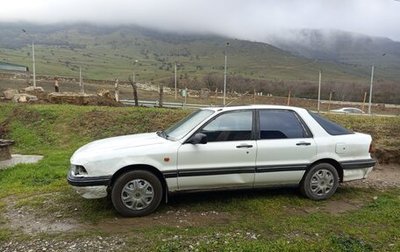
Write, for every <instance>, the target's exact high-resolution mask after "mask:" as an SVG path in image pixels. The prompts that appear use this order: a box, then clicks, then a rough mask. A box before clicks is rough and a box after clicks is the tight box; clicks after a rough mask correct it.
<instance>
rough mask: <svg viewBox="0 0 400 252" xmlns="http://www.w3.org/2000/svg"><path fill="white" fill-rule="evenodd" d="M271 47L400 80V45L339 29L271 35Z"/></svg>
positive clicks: (307, 30)
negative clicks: (364, 69) (374, 69)
mask: <svg viewBox="0 0 400 252" xmlns="http://www.w3.org/2000/svg"><path fill="white" fill-rule="evenodd" d="M266 41H268V42H269V43H270V44H272V45H275V46H277V47H278V48H281V49H283V50H287V51H290V52H292V53H293V54H295V55H299V56H303V57H307V58H312V59H321V60H327V61H332V62H337V63H344V64H349V65H351V66H353V67H355V68H363V67H370V66H371V65H375V66H376V68H377V69H380V70H379V71H380V73H382V75H384V76H385V77H386V78H390V79H395V80H399V78H400V42H396V41H392V40H390V39H388V38H380V37H370V36H366V35H362V34H355V33H350V32H344V31H337V30H311V29H304V30H293V31H290V32H289V33H282V34H278V35H275V36H270V37H269V38H268V39H266Z"/></svg>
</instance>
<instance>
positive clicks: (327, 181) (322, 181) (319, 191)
mask: <svg viewBox="0 0 400 252" xmlns="http://www.w3.org/2000/svg"><path fill="white" fill-rule="evenodd" d="M338 186H339V175H338V172H337V170H336V169H335V167H333V166H332V165H331V164H328V163H320V164H317V165H314V166H313V167H311V169H310V170H308V172H307V173H306V175H305V177H304V178H303V180H302V182H301V184H300V190H301V192H302V194H303V195H304V196H306V197H308V198H310V199H312V200H324V199H328V198H329V197H331V196H332V195H333V194H334V193H335V192H336V189H337V188H338Z"/></svg>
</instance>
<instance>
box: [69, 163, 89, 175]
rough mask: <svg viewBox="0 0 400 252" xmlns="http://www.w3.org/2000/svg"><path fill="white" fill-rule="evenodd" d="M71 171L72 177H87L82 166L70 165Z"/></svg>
mask: <svg viewBox="0 0 400 252" xmlns="http://www.w3.org/2000/svg"><path fill="white" fill-rule="evenodd" d="M71 171H72V175H74V176H84V175H87V171H86V169H85V167H83V166H82V165H73V164H71Z"/></svg>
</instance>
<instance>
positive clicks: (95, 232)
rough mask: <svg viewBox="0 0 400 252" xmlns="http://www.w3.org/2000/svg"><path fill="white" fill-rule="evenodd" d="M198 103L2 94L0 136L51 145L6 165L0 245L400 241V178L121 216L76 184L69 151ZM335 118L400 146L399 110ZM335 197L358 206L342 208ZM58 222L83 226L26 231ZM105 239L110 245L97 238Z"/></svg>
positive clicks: (301, 245) (265, 246) (215, 196)
mask: <svg viewBox="0 0 400 252" xmlns="http://www.w3.org/2000/svg"><path fill="white" fill-rule="evenodd" d="M190 112H191V111H189V110H172V109H158V108H132V107H129V108H126V107H119V108H110V107H90V106H87V107H80V106H72V105H15V104H4V103H0V129H1V130H0V138H9V139H13V140H15V145H14V147H13V149H12V152H13V153H22V154H40V155H44V159H43V160H42V161H40V162H39V163H37V164H19V165H16V166H15V167H13V168H10V169H7V170H0V250H2V249H3V251H8V250H7V249H5V248H14V249H15V250H16V251H18V250H24V248H25V249H26V248H28V247H33V248H34V249H38V250H44V249H43V248H46V249H48V250H57V251H67V250H68V249H69V248H71V247H72V248H73V247H74V246H77V247H76V249H78V248H79V249H82V251H84V250H89V251H90V250H93V251H96V250H98V249H100V250H102V249H104V250H107V251H126V250H127V249H128V250H129V251H195V250H196V249H197V250H199V251H293V250H296V251H328V250H329V251H373V250H379V251H389V250H399V249H400V243H399V240H398V239H397V238H395V237H399V235H400V233H399V229H398V223H399V221H400V220H399V215H398V205H399V203H400V202H399V200H400V199H399V197H398V195H399V190H398V188H391V189H387V190H385V191H378V190H375V189H362V188H352V187H342V188H340V189H339V191H338V192H337V193H336V194H335V195H334V196H333V198H332V199H331V200H329V201H324V202H315V201H310V200H308V199H305V198H303V197H301V196H299V193H297V191H296V189H269V190H260V191H239V192H222V193H217V192H212V193H208V194H189V195H181V196H179V195H178V196H174V197H171V198H170V201H169V203H168V204H167V205H164V206H162V207H161V208H160V209H159V210H158V211H157V213H155V214H153V215H151V216H148V217H143V218H133V219H123V218H122V219H121V218H120V217H119V216H118V215H117V213H116V212H115V211H114V210H113V208H112V206H111V203H110V202H109V201H107V200H106V199H100V200H85V199H83V198H81V197H79V196H77V195H76V193H75V192H74V191H73V190H72V189H71V188H70V187H69V186H68V184H67V182H66V174H67V171H68V169H69V158H70V156H71V155H72V153H73V152H74V151H75V150H76V149H77V148H78V147H80V146H81V145H83V144H85V143H87V142H89V141H92V140H95V139H99V138H104V137H109V136H116V135H121V134H130V133H139V132H148V131H155V130H158V129H163V128H165V127H167V126H168V125H170V124H172V123H173V122H175V121H178V120H179V119H180V118H182V117H184V116H185V115H187V114H188V113H190ZM333 119H334V120H335V121H338V122H340V123H344V124H345V125H346V126H347V127H350V128H352V129H354V130H361V131H364V132H370V133H372V134H373V136H374V138H375V141H376V142H377V143H379V144H389V145H392V146H395V147H396V148H398V147H399V143H398V139H399V135H398V134H399V131H398V130H397V131H396V129H398V125H399V123H400V121H399V120H400V119H399V118H398V117H393V118H375V117H356V116H335V117H334V118H333ZM396 141H397V142H396ZM336 204H339V205H343V204H345V206H346V207H347V208H348V207H349V206H350V207H351V208H350V210H346V209H340V211H338V210H337V209H338V207H337V205H336ZM339 208H340V207H339ZM329 209H331V210H329ZM332 209H336V210H332ZM331 211H334V212H333V213H332V212H331ZM10 216H11V217H10ZM18 220H19V221H20V222H18ZM16 222H17V223H18V225H17V224H13V223H16ZM41 223H42V224H41ZM57 223H58V224H60V223H61V224H62V223H64V224H65V225H67V226H68V225H69V226H72V227H75V228H72V229H71V230H69V231H65V230H63V229H61V230H60V231H57V230H56V231H54V230H53V231H51V230H50V231H48V232H46V231H40V230H42V229H39V231H36V232H34V231H29V230H30V229H28V231H26V228H27V227H28V228H29V227H32V226H35V225H42V226H46V225H47V226H54V225H56V224H57ZM13 225H14V226H13ZM19 225H20V226H19ZM42 228H43V230H47V229H46V227H42ZM34 230H35V229H34ZM101 241H103V242H102V243H101V248H99V247H91V246H93V244H96V243H99V242H101ZM105 241H107V242H105ZM116 241H117V242H118V244H116ZM82 244H85V246H87V247H80V246H83V245H82ZM110 244H114V245H118V246H115V247H114V246H113V245H110ZM14 249H13V250H14ZM13 250H12V251H13ZM79 251H81V250H79Z"/></svg>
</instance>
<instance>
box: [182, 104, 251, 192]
mask: <svg viewBox="0 0 400 252" xmlns="http://www.w3.org/2000/svg"><path fill="white" fill-rule="evenodd" d="M254 114H255V111H254V110H240V111H228V112H223V113H221V114H219V115H217V116H216V117H214V118H213V119H211V120H210V121H209V122H207V123H206V124H205V125H204V126H203V127H201V128H200V130H198V131H197V132H200V133H203V134H205V135H206V136H207V143H206V144H191V143H184V144H182V146H181V147H180V148H179V150H178V165H177V166H178V187H179V190H191V189H210V188H225V187H251V186H253V183H254V172H255V156H256V142H255V140H254V123H253V121H254Z"/></svg>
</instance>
